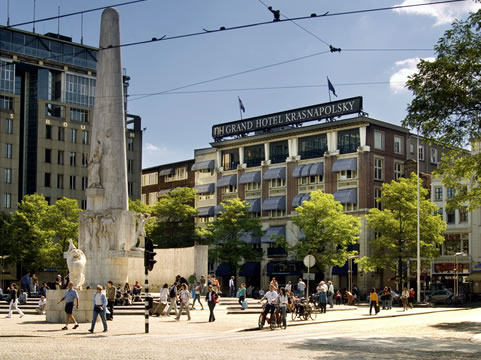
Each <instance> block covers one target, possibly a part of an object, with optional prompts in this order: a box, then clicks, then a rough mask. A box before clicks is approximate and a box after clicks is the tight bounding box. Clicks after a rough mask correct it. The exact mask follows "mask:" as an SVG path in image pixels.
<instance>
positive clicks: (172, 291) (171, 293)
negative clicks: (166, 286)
mask: <svg viewBox="0 0 481 360" xmlns="http://www.w3.org/2000/svg"><path fill="white" fill-rule="evenodd" d="M175 290H176V288H175V285H172V287H171V288H170V291H169V297H170V298H175V295H176V291H175Z"/></svg>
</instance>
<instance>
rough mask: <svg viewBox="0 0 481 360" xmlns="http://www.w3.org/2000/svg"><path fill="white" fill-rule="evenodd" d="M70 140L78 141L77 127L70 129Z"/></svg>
mask: <svg viewBox="0 0 481 360" xmlns="http://www.w3.org/2000/svg"><path fill="white" fill-rule="evenodd" d="M70 142H72V143H76V142H77V129H70Z"/></svg>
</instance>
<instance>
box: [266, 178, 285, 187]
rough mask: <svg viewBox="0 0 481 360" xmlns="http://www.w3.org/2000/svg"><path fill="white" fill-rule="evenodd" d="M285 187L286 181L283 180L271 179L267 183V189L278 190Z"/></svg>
mask: <svg viewBox="0 0 481 360" xmlns="http://www.w3.org/2000/svg"><path fill="white" fill-rule="evenodd" d="M284 186H286V180H285V179H271V180H270V181H269V188H271V189H272V188H278V187H284Z"/></svg>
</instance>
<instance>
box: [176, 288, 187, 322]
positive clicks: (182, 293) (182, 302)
mask: <svg viewBox="0 0 481 360" xmlns="http://www.w3.org/2000/svg"><path fill="white" fill-rule="evenodd" d="M179 298H180V308H179V313H178V314H177V317H176V318H175V320H177V321H179V320H180V315H182V310H184V309H185V312H186V313H187V320H190V310H189V307H190V293H189V290H187V285H186V284H182V285H181V286H180V295H179Z"/></svg>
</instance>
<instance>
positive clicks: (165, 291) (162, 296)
mask: <svg viewBox="0 0 481 360" xmlns="http://www.w3.org/2000/svg"><path fill="white" fill-rule="evenodd" d="M168 295H169V289H167V288H162V289H161V290H160V302H161V303H162V304H167V296H168Z"/></svg>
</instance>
